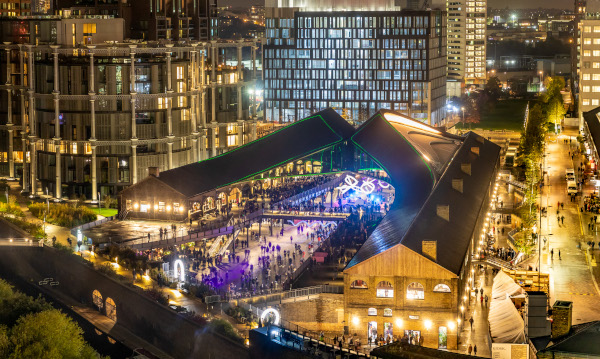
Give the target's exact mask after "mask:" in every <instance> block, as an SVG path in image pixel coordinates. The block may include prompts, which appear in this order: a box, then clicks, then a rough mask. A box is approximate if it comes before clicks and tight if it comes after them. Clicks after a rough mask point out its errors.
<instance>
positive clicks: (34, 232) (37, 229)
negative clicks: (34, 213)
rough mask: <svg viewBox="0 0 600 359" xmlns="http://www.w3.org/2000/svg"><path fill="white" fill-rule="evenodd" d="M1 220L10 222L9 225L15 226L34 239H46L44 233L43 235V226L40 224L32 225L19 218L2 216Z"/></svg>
mask: <svg viewBox="0 0 600 359" xmlns="http://www.w3.org/2000/svg"><path fill="white" fill-rule="evenodd" d="M2 218H3V219H4V220H5V221H7V222H10V223H12V224H14V225H16V226H17V227H19V228H21V229H22V230H24V231H25V232H27V233H29V234H30V235H31V236H33V237H34V238H36V239H40V238H45V237H46V233H44V226H43V225H42V224H39V223H32V222H28V221H26V220H23V219H20V218H13V217H7V216H3V217H2Z"/></svg>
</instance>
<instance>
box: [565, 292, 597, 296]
mask: <svg viewBox="0 0 600 359" xmlns="http://www.w3.org/2000/svg"><path fill="white" fill-rule="evenodd" d="M569 294H571V295H595V294H594V293H573V292H569Z"/></svg>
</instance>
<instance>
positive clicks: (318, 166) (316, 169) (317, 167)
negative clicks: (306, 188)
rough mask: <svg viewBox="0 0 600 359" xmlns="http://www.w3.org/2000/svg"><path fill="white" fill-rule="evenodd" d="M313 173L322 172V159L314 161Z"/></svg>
mask: <svg viewBox="0 0 600 359" xmlns="http://www.w3.org/2000/svg"><path fill="white" fill-rule="evenodd" d="M312 166H313V173H321V170H322V168H323V167H322V166H321V162H320V161H313V164H312Z"/></svg>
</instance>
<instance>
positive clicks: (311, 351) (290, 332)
mask: <svg viewBox="0 0 600 359" xmlns="http://www.w3.org/2000/svg"><path fill="white" fill-rule="evenodd" d="M266 326H267V327H268V330H267V335H268V336H269V338H270V339H271V340H272V341H274V342H276V343H279V344H281V345H284V346H285V347H287V348H292V349H294V350H298V351H300V352H302V353H304V354H305V355H308V356H309V357H311V358H323V357H331V355H334V357H335V355H336V354H339V355H341V357H342V358H345V357H350V356H353V357H355V356H358V357H363V358H369V357H370V354H369V351H366V350H364V349H362V348H360V349H358V350H355V349H352V348H349V345H348V344H347V343H342V346H341V347H340V346H339V345H338V342H335V341H334V339H333V338H328V337H321V338H320V337H319V334H318V333H316V332H313V331H310V330H308V329H306V328H303V327H300V326H298V325H296V324H293V323H291V322H289V321H286V320H281V322H280V324H279V325H273V324H267V325H266ZM290 344H291V345H290ZM317 348H318V350H317ZM324 353H327V355H326V356H324V355H323V354H324Z"/></svg>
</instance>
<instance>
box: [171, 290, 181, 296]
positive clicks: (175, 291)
mask: <svg viewBox="0 0 600 359" xmlns="http://www.w3.org/2000/svg"><path fill="white" fill-rule="evenodd" d="M171 292H173V296H175V298H179V297H181V296H182V295H183V294H181V292H180V291H178V290H177V289H172V290H171Z"/></svg>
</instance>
